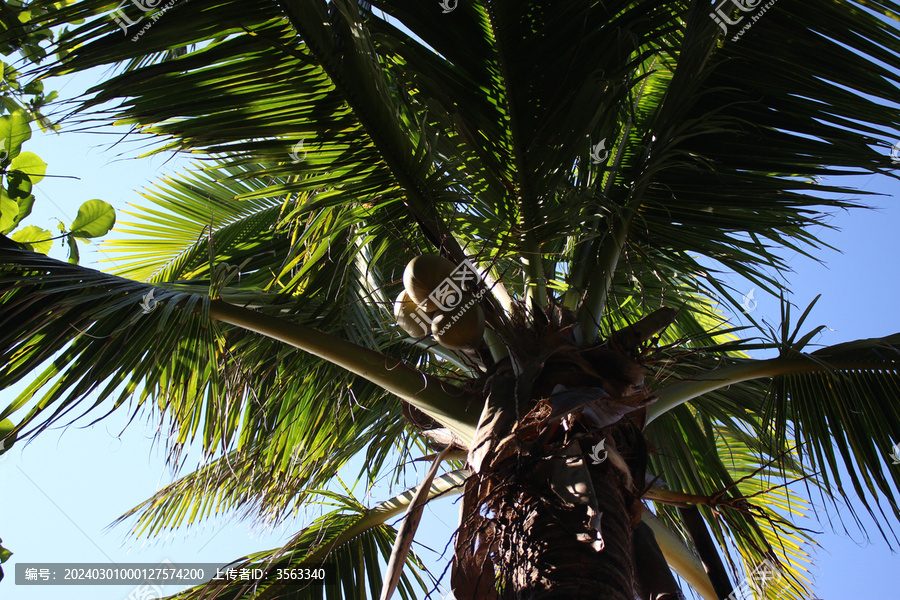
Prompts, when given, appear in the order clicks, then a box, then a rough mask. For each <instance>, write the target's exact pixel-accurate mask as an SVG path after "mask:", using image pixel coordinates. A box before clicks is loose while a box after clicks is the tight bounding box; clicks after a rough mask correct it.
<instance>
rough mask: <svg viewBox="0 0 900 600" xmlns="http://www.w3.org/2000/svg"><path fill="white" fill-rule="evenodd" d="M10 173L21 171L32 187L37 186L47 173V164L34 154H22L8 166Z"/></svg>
mask: <svg viewBox="0 0 900 600" xmlns="http://www.w3.org/2000/svg"><path fill="white" fill-rule="evenodd" d="M9 170H10V171H21V172H22V173H23V174H25V175H27V176H28V179H30V180H31V184H32V185H36V184H38V183H39V182H40V181H41V180H42V179H43V178H44V175H45V174H46V173H47V163H45V162H44V161H43V160H41V157H40V156H38V155H37V154H35V153H34V152H22V153H21V154H19V155H18V156H16V157H15V158H14V159H12V162H11V163H10V164H9Z"/></svg>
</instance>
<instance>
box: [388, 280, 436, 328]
mask: <svg viewBox="0 0 900 600" xmlns="http://www.w3.org/2000/svg"><path fill="white" fill-rule="evenodd" d="M394 318H395V319H396V320H397V325H399V326H400V328H401V329H402V330H403V331H405V332H406V333H408V334H409V335H411V336H412V337H414V338H419V337H423V336H426V335H428V334H429V333H431V313H426V312H425V311H424V310H420V309H419V307H418V305H416V303H415V302H413V301H412V299H411V298H410V297H409V294H407V293H406V290H403V291H402V292H400V295H399V296H397V299H396V300H394Z"/></svg>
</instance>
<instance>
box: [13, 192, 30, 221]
mask: <svg viewBox="0 0 900 600" xmlns="http://www.w3.org/2000/svg"><path fill="white" fill-rule="evenodd" d="M16 202H17V203H18V205H19V217H18V219H16V222H17V223H21V222H22V220H23V219H25V217H27V216H28V215H30V214H31V209H32V207H34V196H33V195H29V196H26V197H25V198H19V199H18V200H16Z"/></svg>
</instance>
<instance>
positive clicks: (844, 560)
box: [0, 76, 900, 600]
mask: <svg viewBox="0 0 900 600" xmlns="http://www.w3.org/2000/svg"><path fill="white" fill-rule="evenodd" d="M93 77H95V76H93ZM90 81H92V76H80V77H79V78H78V79H76V80H75V81H72V82H69V81H66V80H63V81H58V82H56V84H55V85H50V86H48V87H49V88H50V89H61V90H62V95H63V96H71V95H72V94H74V93H75V92H76V91H77V90H79V89H83V88H84V87H85V86H86V84H87V83H90ZM117 139H118V138H117V137H116V136H115V135H105V136H104V135H99V134H97V133H94V134H86V133H65V134H63V135H53V134H41V133H40V132H38V131H35V132H34V137H33V139H32V140H31V141H29V142H26V144H25V146H24V149H25V150H30V151H32V152H36V153H37V154H38V155H39V156H41V157H42V158H43V159H44V160H45V161H46V162H47V163H48V164H49V169H48V173H49V174H51V175H64V176H72V177H77V178H78V179H67V178H52V177H48V178H46V179H45V180H44V181H43V182H41V183H40V184H39V185H38V186H37V187H36V188H35V190H36V192H35V193H36V197H37V202H36V210H35V214H34V215H33V216H32V217H31V218H30V219H29V220H28V221H27V223H26V224H35V225H39V226H41V227H44V228H45V229H49V230H51V231H55V230H56V220H55V219H56V218H59V219H62V220H63V221H64V222H66V223H71V222H72V220H73V219H74V217H75V214H76V212H77V208H78V206H79V205H80V204H81V203H82V202H83V201H85V200H89V199H92V198H101V199H103V200H106V201H107V202H109V203H111V204H112V205H113V206H114V207H115V208H116V209H117V211H118V212H119V219H120V220H127V217H126V216H125V215H123V214H122V213H121V211H122V210H127V206H126V205H127V203H140V198H139V196H138V195H137V194H136V192H135V190H138V189H140V188H142V187H144V186H146V185H148V184H150V183H152V182H153V181H154V180H155V179H157V178H158V177H159V176H161V175H165V174H172V173H174V172H177V171H178V170H179V168H181V167H183V166H184V165H185V164H187V161H186V160H185V159H183V158H172V157H165V156H155V157H151V158H146V159H135V158H134V157H135V156H136V155H137V154H139V153H140V151H141V147H140V144H126V145H124V146H117V147H113V148H109V147H106V148H105V149H104V147H105V146H108V145H109V144H110V143H112V142H114V141H116V140H117ZM886 151H887V150H886ZM120 155H123V156H120ZM169 159H171V160H169ZM854 185H855V186H857V187H859V188H860V189H867V190H870V191H878V192H881V193H883V194H886V196H885V197H881V198H870V199H869V200H868V202H869V203H870V204H872V205H874V206H876V207H878V208H877V209H876V210H871V211H862V210H860V211H853V212H849V213H840V214H837V215H835V216H834V218H833V219H832V220H831V221H830V224H831V225H834V226H836V227H839V228H840V229H841V231H839V232H838V231H825V230H823V231H821V232H820V235H821V237H822V239H823V240H824V241H825V242H827V243H830V244H832V245H834V246H836V247H838V248H841V249H842V250H843V253H836V252H831V251H826V252H824V253H822V254H821V257H822V258H823V259H825V261H826V262H825V265H820V264H817V263H815V262H813V261H810V260H809V259H806V258H804V257H802V256H799V255H795V256H793V257H791V258H790V259H789V263H790V264H791V266H792V267H793V268H794V270H795V273H794V274H793V276H792V277H791V279H790V280H791V282H792V286H791V287H792V289H793V296H792V298H791V299H792V301H793V302H794V303H795V304H797V305H798V306H800V307H805V306H806V305H807V304H808V303H809V302H810V301H811V300H812V299H813V298H814V297H815V296H816V295H817V294H822V299H821V300H820V302H819V304H818V305H817V307H816V308H815V310H814V312H813V314H812V316H811V317H810V319H809V321H808V326H809V327H810V328H812V327H813V326H815V325H819V324H823V325H826V326H828V327H829V329H828V330H826V331H825V332H823V333H822V335H821V336H820V337H819V338H818V339H817V340H816V342H817V343H820V344H824V345H828V344H834V343H838V342H842V341H847V340H851V339H857V338H863V337H874V336H880V335H885V334H888V333H895V332H900V314H898V312H897V311H896V310H895V306H896V304H897V298H898V296H900V283H898V281H897V274H898V268H897V263H896V261H897V257H898V249H900V242H898V235H897V233H896V232H897V231H900V205H898V199H900V184H898V183H897V182H895V181H891V180H889V179H887V178H877V177H861V178H858V179H857V180H855V181H854ZM51 254H52V255H54V256H57V257H63V256H64V254H63V251H62V249H61V248H60V247H59V246H57V247H55V248H54V250H53V251H52V252H51ZM786 255H787V256H790V254H789V253H788V254H786ZM102 258H104V257H103V256H102V255H100V254H98V253H96V252H95V251H83V252H82V264H85V265H87V266H91V267H95V268H98V267H99V268H102V267H103V264H98V261H99V260H101V259H102ZM736 285H738V284H736ZM746 291H747V292H749V291H750V290H749V289H747V290H746ZM755 299H756V300H757V301H758V305H757V307H756V310H755V311H754V316H755V317H756V318H757V319H764V320H766V321H767V322H769V323H770V324H773V325H775V324H777V323H778V319H779V305H778V301H777V300H776V299H774V298H770V297H767V296H765V295H764V294H762V293H761V292H760V291H759V290H756V292H755ZM16 391H18V389H16V390H6V391H2V392H0V405H6V404H7V403H8V402H9V401H10V400H11V399H12V398H13V397H14V393H15V392H16ZM126 420H127V418H126V412H125V411H119V412H117V413H115V414H114V415H112V416H111V417H109V418H107V419H105V420H103V421H101V422H100V423H99V424H96V425H94V426H92V427H84V426H85V425H87V423H88V422H89V421H87V420H85V421H82V422H80V423H79V425H80V427H70V428H68V429H65V430H63V429H57V430H54V431H48V432H46V433H45V434H43V435H42V436H41V437H40V438H38V439H37V440H36V441H34V442H33V443H31V444H29V445H24V444H19V445H17V446H16V447H14V449H13V450H12V451H11V452H10V453H8V454H7V455H5V457H4V458H5V460H4V461H3V462H2V463H0V489H2V490H3V494H2V497H0V537H2V539H3V544H4V546H5V547H7V548H9V549H10V550H11V551H13V552H14V556H13V557H12V559H11V560H10V562H9V563H7V565H6V569H5V571H6V573H7V576H6V578H5V579H4V580H3V581H2V582H0V597H2V598H12V599H14V600H19V599H23V600H32V599H34V600H38V599H42V600H43V599H47V600H49V599H51V598H52V599H53V600H57V599H59V598H64V599H65V600H82V599H83V600H88V599H90V600H126V599H127V597H128V595H129V593H130V592H131V591H132V588H129V587H127V586H126V587H119V586H103V587H95V586H90V587H87V586H79V587H65V588H59V587H22V586H15V585H14V582H13V579H14V578H13V564H14V563H16V562H104V563H110V562H116V563H119V562H158V561H162V560H163V559H169V560H172V561H174V562H210V563H226V562H229V561H231V560H233V559H236V558H238V557H240V556H242V555H244V554H246V553H248V552H254V551H259V550H263V549H267V548H272V547H276V546H279V545H281V544H282V543H283V542H284V541H286V539H287V538H288V536H289V535H290V534H291V533H293V532H295V531H296V530H297V529H299V528H300V527H301V526H302V522H301V521H297V522H294V523H289V524H287V525H286V526H284V527H281V528H276V529H275V530H265V529H263V528H260V527H257V526H254V525H253V524H251V523H248V522H236V521H235V520H232V519H227V518H216V519H213V520H211V521H209V522H206V523H203V524H201V525H199V526H196V527H194V528H191V529H189V530H187V531H186V532H178V533H177V534H173V535H171V536H169V537H168V538H167V539H165V540H158V541H153V542H147V541H146V540H138V541H134V540H131V539H128V538H126V533H127V528H126V527H121V526H120V527H116V528H114V529H111V530H110V529H108V528H107V526H108V525H109V523H110V522H111V521H113V520H114V519H115V518H116V517H118V516H119V515H120V514H122V513H124V512H125V511H127V510H128V509H130V508H131V507H133V506H135V505H136V504H138V503H140V502H141V501H142V500H144V499H146V498H148V497H149V496H151V495H152V494H153V493H154V492H155V491H156V490H157V489H159V488H160V487H162V486H163V485H165V484H166V483H168V482H169V481H171V475H170V473H169V471H168V470H167V468H166V467H165V464H164V458H165V456H164V453H163V451H161V450H160V449H159V448H153V446H152V443H151V438H152V432H153V428H152V427H149V426H146V425H145V423H144V422H136V423H133V424H132V425H131V426H130V427H129V428H127V429H125V431H124V432H122V429H123V427H124V425H125V422H126ZM898 435H900V432H898ZM898 441H900V440H898ZM889 451H890V448H885V449H884V456H885V460H886V465H885V468H886V469H887V468H898V467H889V466H888V464H887V463H889V462H890V461H889V460H888V459H887V456H888V453H889ZM426 468H427V466H426V465H421V466H420V469H419V471H420V474H421V472H424V470H425V469H426ZM405 483H406V484H408V485H409V486H412V485H415V484H416V483H417V481H416V480H414V479H413V478H412V476H410V479H408V480H407V481H406V482H405ZM398 491H400V490H399V489H395V490H394V492H398ZM388 492H389V490H386V489H384V488H383V487H382V488H376V490H375V495H376V496H377V497H376V498H372V499H371V500H370V501H369V504H370V505H373V504H375V502H376V500H378V499H381V498H384V497H386V496H387V495H388ZM820 508H821V507H820ZM457 512H458V509H457V505H456V504H455V503H454V502H452V501H449V500H448V501H442V502H438V503H434V505H432V506H430V507H429V509H428V510H426V516H425V520H424V522H423V526H422V529H421V530H420V536H419V539H421V540H427V544H428V546H429V547H431V548H432V549H433V550H434V551H435V552H434V553H432V552H429V551H428V550H426V549H424V548H421V547H420V548H419V551H420V552H421V553H422V555H423V557H424V558H425V559H426V561H428V562H429V563H430V564H433V565H440V566H437V567H436V568H437V570H436V573H437V574H439V573H440V572H441V570H442V569H443V567H444V565H445V564H446V563H445V562H440V563H438V562H437V561H436V560H435V559H436V558H437V556H438V555H439V554H440V553H442V552H444V550H445V546H446V544H447V542H448V541H449V535H450V532H451V531H452V530H453V528H454V526H455V523H456V520H457ZM861 514H862V512H861ZM820 517H822V523H821V524H818V523H812V524H809V525H808V526H809V527H810V528H812V529H815V530H817V531H825V533H824V534H823V535H821V536H818V537H817V541H818V542H819V543H820V544H821V546H822V548H821V549H819V550H817V551H814V556H815V559H816V567H815V570H814V571H813V576H814V578H815V583H816V593H817V595H818V597H819V598H822V599H825V600H841V599H845V598H847V599H856V598H861V597H881V598H887V597H896V584H895V581H896V573H897V570H898V569H900V557H898V555H897V554H893V553H891V552H890V551H889V550H888V547H887V545H886V543H885V542H884V541H883V540H882V539H881V538H880V537H879V534H878V531H877V529H876V528H875V527H874V525H873V524H872V523H871V521H869V520H867V519H866V518H865V517H863V524H864V525H865V526H866V527H867V528H868V530H869V541H867V540H866V537H865V536H864V535H863V534H862V533H861V532H860V531H859V529H858V528H856V527H855V526H854V525H853V523H852V519H850V518H849V515H848V514H846V513H839V514H838V513H832V514H831V515H830V517H831V519H832V520H831V523H830V524H829V520H828V518H827V517H825V515H824V514H822V513H820ZM841 517H844V520H845V522H846V526H847V532H844V530H843V527H842V525H841V523H840V518H841ZM832 526H833V527H834V530H835V531H832ZM448 555H449V552H448ZM166 591H168V592H171V591H174V589H171V588H169V589H167V590H166ZM433 597H434V598H440V597H441V594H440V593H438V594H435V595H434V596H433Z"/></svg>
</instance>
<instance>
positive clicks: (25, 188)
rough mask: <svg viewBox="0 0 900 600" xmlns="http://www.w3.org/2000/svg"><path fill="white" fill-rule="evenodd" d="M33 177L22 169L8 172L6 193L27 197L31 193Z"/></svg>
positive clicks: (16, 196) (12, 196)
mask: <svg viewBox="0 0 900 600" xmlns="http://www.w3.org/2000/svg"><path fill="white" fill-rule="evenodd" d="M32 187H33V184H32V183H31V179H29V178H28V176H27V175H26V174H25V173H22V172H21V171H10V172H8V173H7V174H6V193H7V194H9V196H10V198H15V199H16V200H18V199H19V198H27V197H28V196H29V195H30V194H31V188H32Z"/></svg>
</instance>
